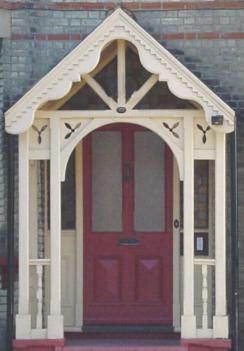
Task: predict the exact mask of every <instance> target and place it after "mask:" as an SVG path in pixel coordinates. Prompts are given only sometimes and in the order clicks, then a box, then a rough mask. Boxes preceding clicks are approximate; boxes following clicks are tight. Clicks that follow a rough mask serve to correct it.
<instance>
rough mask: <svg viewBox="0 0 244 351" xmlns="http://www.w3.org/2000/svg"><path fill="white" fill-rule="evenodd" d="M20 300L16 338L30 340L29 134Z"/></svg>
mask: <svg viewBox="0 0 244 351" xmlns="http://www.w3.org/2000/svg"><path fill="white" fill-rule="evenodd" d="M19 199H20V201H21V206H19V290H18V291H19V299H18V314H17V316H16V338H18V339H28V338H29V337H30V330H31V317H30V311H29V304H30V301H29V257H30V254H29V245H30V243H29V238H30V230H29V226H30V223H29V134H28V132H26V133H22V134H20V135H19Z"/></svg>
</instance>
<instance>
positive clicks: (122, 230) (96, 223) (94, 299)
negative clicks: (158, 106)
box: [83, 124, 172, 325]
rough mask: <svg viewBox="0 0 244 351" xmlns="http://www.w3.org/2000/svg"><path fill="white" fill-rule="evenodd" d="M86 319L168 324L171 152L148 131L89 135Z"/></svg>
mask: <svg viewBox="0 0 244 351" xmlns="http://www.w3.org/2000/svg"><path fill="white" fill-rule="evenodd" d="M83 160H84V324H85V325H89V324H171V322H172V158H171V152H170V150H169V149H168V147H167V146H166V144H165V143H164V142H163V141H162V139H160V138H159V137H158V136H157V135H156V134H154V133H152V132H151V131H149V130H147V129H144V128H140V127H137V126H135V125H128V124H117V125H116V124H114V125H110V126H109V127H106V128H102V129H99V130H97V131H94V132H93V133H91V134H90V135H89V136H87V137H86V138H85V140H84V147H83Z"/></svg>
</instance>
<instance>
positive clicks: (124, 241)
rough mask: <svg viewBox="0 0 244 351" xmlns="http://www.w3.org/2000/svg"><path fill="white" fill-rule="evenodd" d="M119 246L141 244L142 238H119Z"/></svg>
mask: <svg viewBox="0 0 244 351" xmlns="http://www.w3.org/2000/svg"><path fill="white" fill-rule="evenodd" d="M118 245H119V246H137V245H140V240H138V239H136V238H120V239H119V240H118Z"/></svg>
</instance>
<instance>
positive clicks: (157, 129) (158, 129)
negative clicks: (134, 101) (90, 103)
mask: <svg viewBox="0 0 244 351" xmlns="http://www.w3.org/2000/svg"><path fill="white" fill-rule="evenodd" d="M117 123H128V124H135V125H139V126H141V127H145V128H147V129H148V130H151V131H152V132H154V133H155V134H157V135H158V136H159V137H160V138H161V139H162V140H163V141H164V142H166V144H167V145H168V146H169V148H170V149H171V151H172V153H173V155H174V157H175V159H176V162H177V165H178V170H179V175H180V179H181V180H183V152H182V150H181V149H180V148H179V146H178V145H177V144H175V143H173V142H172V140H171V138H170V137H169V136H168V134H167V133H166V131H164V129H163V128H162V126H161V125H160V124H159V123H158V122H155V121H153V120H150V119H137V120H136V121H131V120H127V119H118V120H117V119H116V121H109V120H99V121H96V120H95V121H90V122H89V123H87V125H86V126H85V127H84V129H82V130H81V131H80V133H79V134H77V135H76V137H75V138H74V139H73V140H72V141H71V143H70V144H68V145H67V147H65V148H64V149H63V150H62V152H61V180H62V181H63V180H65V172H66V167H67V163H68V160H69V158H70V155H71V153H72V152H73V150H74V149H75V148H76V146H77V145H78V144H79V142H80V141H81V140H82V139H83V138H84V137H85V136H86V135H88V134H89V133H91V132H93V131H95V130H96V129H98V128H100V127H104V126H106V125H110V124H117Z"/></svg>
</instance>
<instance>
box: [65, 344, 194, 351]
mask: <svg viewBox="0 0 244 351" xmlns="http://www.w3.org/2000/svg"><path fill="white" fill-rule="evenodd" d="M62 351H188V348H187V347H186V346H169V345H168V346H166V345H164V346H159V345H157V346H153V345H152V346H147V345H145V346H143V345H111V346H102V345H100V346H88V345H86V346H85V345H83V346H81V345H79V346H78V345H77V346H64V347H63V348H62Z"/></svg>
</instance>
